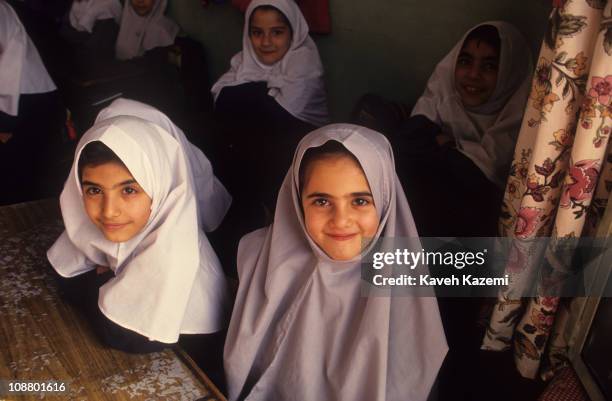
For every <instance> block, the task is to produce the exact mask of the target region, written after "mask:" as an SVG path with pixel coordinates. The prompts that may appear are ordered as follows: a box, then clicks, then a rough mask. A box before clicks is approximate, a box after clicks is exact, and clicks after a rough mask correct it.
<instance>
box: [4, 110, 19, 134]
mask: <svg viewBox="0 0 612 401" xmlns="http://www.w3.org/2000/svg"><path fill="white" fill-rule="evenodd" d="M17 121H18V119H17V117H15V116H11V115H10V114H7V113H5V112H3V111H0V132H10V133H14V132H15V129H16V128H17Z"/></svg>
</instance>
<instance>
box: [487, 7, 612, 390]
mask: <svg viewBox="0 0 612 401" xmlns="http://www.w3.org/2000/svg"><path fill="white" fill-rule="evenodd" d="M554 5H555V8H554V9H553V11H552V13H551V16H550V19H549V27H548V30H547V33H546V35H545V37H544V40H543V44H542V47H541V50H540V55H539V61H538V65H537V67H536V70H535V73H534V77H533V82H532V90H531V93H530V96H529V101H528V103H527V106H526V110H525V115H524V118H523V124H522V127H521V131H520V134H519V138H518V141H517V145H516V148H515V154H514V161H513V163H512V167H511V170H510V175H509V178H508V181H507V185H506V193H505V196H504V201H503V205H502V210H501V215H500V220H499V231H500V236H502V237H512V238H513V243H512V248H511V251H510V253H509V257H508V260H507V263H506V273H507V274H509V275H510V278H511V284H510V286H509V287H508V288H506V289H504V290H503V291H501V292H500V294H499V296H498V300H497V303H496V306H495V308H494V310H493V313H492V315H491V321H490V323H489V327H488V328H487V332H486V335H485V338H484V339H483V343H482V348H483V349H488V350H498V351H500V350H506V349H509V348H511V347H513V350H514V356H515V362H516V366H517V369H518V371H519V372H520V373H521V375H523V376H524V377H529V378H534V377H536V375H537V374H538V373H544V371H543V370H542V368H546V369H547V371H550V368H554V367H555V366H556V365H558V364H559V363H561V362H562V361H563V360H564V350H565V346H566V343H565V339H564V338H562V337H563V336H560V335H558V333H561V332H563V331H564V327H563V326H564V325H565V324H567V321H568V320H567V312H566V311H567V307H568V306H569V302H570V300H561V299H560V298H558V297H557V296H555V294H556V292H555V290H559V288H557V287H558V286H559V285H560V284H559V283H561V282H562V279H563V277H565V275H566V274H568V272H569V271H571V268H572V267H571V256H572V252H571V250H570V252H569V253H568V250H567V247H563V246H562V245H563V244H564V240H565V239H567V238H575V237H580V236H586V235H593V233H594V231H595V228H596V226H597V223H598V221H599V219H600V218H601V216H602V215H603V212H604V210H605V208H606V206H607V205H606V202H607V199H608V195H609V193H610V190H611V189H612V146H609V138H610V131H611V130H612V57H611V56H612V33H611V31H612V10H611V8H612V1H605V0H554ZM585 224H586V226H585ZM538 237H551V240H550V242H549V243H548V245H547V247H546V248H545V249H540V248H538V245H537V244H539V243H536V242H535V241H534V239H535V238H538ZM536 270H537V271H538V272H539V273H537V274H536ZM534 285H535V286H536V289H537V290H538V293H539V294H545V295H541V296H539V297H536V298H521V297H520V293H521V292H520V291H521V290H523V289H525V288H529V287H530V286H534ZM517 294H519V295H517ZM545 357H546V358H545ZM542 362H544V365H543V366H542Z"/></svg>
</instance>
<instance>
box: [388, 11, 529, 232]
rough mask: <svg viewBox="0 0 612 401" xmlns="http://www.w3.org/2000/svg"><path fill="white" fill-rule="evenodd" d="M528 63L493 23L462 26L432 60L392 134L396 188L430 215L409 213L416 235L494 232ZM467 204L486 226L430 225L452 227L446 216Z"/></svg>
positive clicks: (518, 40)
mask: <svg viewBox="0 0 612 401" xmlns="http://www.w3.org/2000/svg"><path fill="white" fill-rule="evenodd" d="M532 67H533V66H532V63H531V53H530V50H529V48H528V46H527V43H526V41H525V39H524V37H523V36H522V35H521V33H520V32H519V31H518V30H517V29H516V28H515V27H514V26H512V25H510V24H508V23H506V22H501V21H492V22H485V23H482V24H480V25H478V26H476V27H474V28H472V29H470V30H469V31H468V32H467V33H466V34H465V35H464V37H463V38H462V39H461V40H460V41H459V42H458V43H457V44H456V45H455V47H453V49H452V50H451V51H450V53H448V54H447V55H446V57H444V59H443V60H442V61H441V62H440V63H439V64H438V65H437V67H436V69H435V71H434V73H433V74H432V76H431V78H430V79H429V82H428V83H427V88H426V89H425V93H424V94H423V96H421V98H420V99H419V100H418V101H417V103H416V105H415V107H414V109H413V111H412V118H411V119H409V120H408V121H407V122H406V123H404V126H403V127H402V128H401V129H400V132H399V134H398V135H397V137H396V139H397V141H398V144H397V151H398V153H399V154H400V158H399V159H400V160H399V161H400V163H404V165H402V166H401V169H400V171H401V172H402V174H403V176H404V177H403V179H404V180H405V182H404V184H405V185H404V186H405V187H406V188H407V190H409V191H412V190H413V192H415V193H414V194H410V193H409V196H408V198H409V200H410V204H411V205H412V206H413V209H415V210H417V211H419V212H420V211H421V209H429V210H431V211H432V212H433V213H425V212H423V213H415V215H417V216H418V217H419V218H422V220H421V221H417V224H418V226H419V227H420V228H421V225H426V226H428V227H426V228H425V227H424V228H423V229H422V230H421V233H422V235H463V236H469V235H490V236H494V235H495V220H496V219H497V214H498V212H499V207H500V201H501V189H502V187H503V185H504V183H505V177H506V176H507V174H508V170H509V167H510V162H511V159H512V155H513V150H514V144H515V142H516V138H517V135H518V131H519V129H520V125H521V121H522V117H523V113H524V109H525V102H526V100H527V96H528V91H529V84H530V78H531V73H532ZM417 168H418V169H419V173H418V174H417V173H416V171H415V169H417ZM432 191H434V192H433V193H432ZM441 191H442V192H444V193H441ZM462 198H466V199H463V200H462ZM432 200H433V201H436V200H440V203H439V204H432V203H431V202H432ZM469 204H473V205H478V206H476V207H477V208H480V210H481V212H482V213H481V214H480V215H479V218H478V221H479V222H483V221H486V222H487V224H488V226H487V227H484V226H482V230H481V231H478V229H474V230H472V231H471V232H470V228H474V227H475V226H474V224H467V222H465V221H464V222H460V223H457V224H456V225H459V226H461V227H457V229H456V230H455V231H452V232H450V231H446V232H445V231H444V228H442V229H441V230H440V229H437V228H435V227H434V226H437V227H446V228H449V227H453V224H452V223H451V221H452V218H453V216H455V217H460V216H461V215H465V214H464V213H462V212H461V211H463V210H465V208H466V207H467V205H469ZM481 206H482V207H481ZM434 209H435V210H434ZM445 211H449V212H448V215H447V214H446V212H445ZM449 219H450V220H449ZM474 223H475V222H474ZM483 230H484V231H483Z"/></svg>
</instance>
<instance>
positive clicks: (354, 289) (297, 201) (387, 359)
mask: <svg viewBox="0 0 612 401" xmlns="http://www.w3.org/2000/svg"><path fill="white" fill-rule="evenodd" d="M393 237H411V238H416V237H418V234H417V231H416V229H415V225H414V222H413V219H412V215H411V212H410V208H409V206H408V202H407V201H406V198H405V196H404V193H403V191H402V187H401V185H400V183H399V180H398V179H397V176H396V174H395V169H394V164H393V153H392V150H391V146H390V145H389V142H388V141H387V140H386V139H385V138H384V137H383V136H382V135H381V134H379V133H377V132H375V131H372V130H369V129H367V128H364V127H359V126H354V125H348V124H337V125H329V126H325V127H323V128H320V129H318V130H316V131H314V132H312V133H310V134H309V135H307V136H306V137H304V139H303V140H302V141H301V142H300V144H299V145H298V148H297V150H296V152H295V156H294V159H293V164H292V166H291V168H290V169H289V172H288V173H287V175H286V177H285V180H284V181H283V184H282V187H281V189H280V192H279V195H278V204H277V207H276V213H275V216H274V222H273V223H272V225H271V226H269V227H266V228H263V229H260V230H257V231H255V232H252V233H250V234H248V235H246V236H245V237H244V238H243V239H242V241H241V242H240V246H239V251H238V274H239V279H240V286H239V289H238V294H237V299H236V303H235V305H234V310H233V313H232V317H231V322H230V326H229V329H228V337H227V339H226V345H225V351H224V359H225V370H226V374H227V381H228V390H229V397H228V399H229V400H231V401H234V400H244V399H248V400H252V401H257V400H290V399H291V400H304V401H308V400H336V401H341V400H350V401H366V400H367V401H376V400H379V401H380V400H411V401H425V400H426V399H427V397H428V394H429V392H430V390H431V388H432V384H433V383H434V379H435V378H436V375H437V373H438V369H439V368H440V365H441V363H442V360H443V359H444V356H445V354H446V352H447V345H446V340H445V337H444V332H443V329H442V324H441V321H440V314H439V312H438V306H437V302H436V299H435V298H432V297H409V296H391V295H390V294H389V293H386V294H385V295H378V296H364V294H363V293H362V288H361V283H362V278H361V263H360V261H361V257H362V255H364V254H365V253H366V252H367V251H368V250H369V249H370V248H372V246H373V243H374V242H376V241H377V240H378V239H380V238H393ZM364 247H365V249H364Z"/></svg>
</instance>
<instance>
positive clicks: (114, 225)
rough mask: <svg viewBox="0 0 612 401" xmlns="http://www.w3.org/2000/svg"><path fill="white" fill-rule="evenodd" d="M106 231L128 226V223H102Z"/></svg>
mask: <svg viewBox="0 0 612 401" xmlns="http://www.w3.org/2000/svg"><path fill="white" fill-rule="evenodd" d="M102 226H103V227H104V230H105V231H117V230H120V229H122V228H123V227H125V226H127V223H102Z"/></svg>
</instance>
